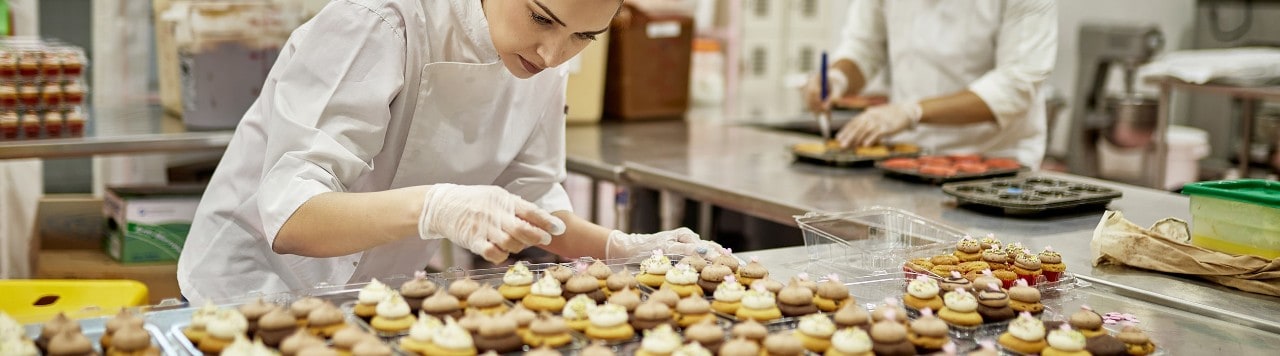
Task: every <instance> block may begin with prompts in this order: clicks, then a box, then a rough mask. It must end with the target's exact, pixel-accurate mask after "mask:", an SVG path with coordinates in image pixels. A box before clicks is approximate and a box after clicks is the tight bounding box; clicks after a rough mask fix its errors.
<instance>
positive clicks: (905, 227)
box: [795, 206, 966, 276]
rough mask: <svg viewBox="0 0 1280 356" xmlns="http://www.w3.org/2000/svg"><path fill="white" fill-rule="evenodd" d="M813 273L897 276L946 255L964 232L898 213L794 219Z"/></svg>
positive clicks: (867, 211)
mask: <svg viewBox="0 0 1280 356" xmlns="http://www.w3.org/2000/svg"><path fill="white" fill-rule="evenodd" d="M795 219H796V224H797V225H799V226H800V229H801V230H802V231H803V232H804V245H805V250H806V251H807V252H808V255H809V260H808V261H807V263H808V264H809V265H810V267H823V268H829V269H831V270H833V271H836V272H838V273H839V274H841V275H849V276H865V275H874V274H884V273H888V272H889V271H894V270H899V269H900V268H901V266H902V262H903V261H908V260H910V259H912V258H915V257H923V256H932V255H935V254H939V253H942V252H945V251H947V249H949V248H951V247H952V246H953V242H954V241H957V240H960V239H961V238H963V237H964V236H966V234H965V232H964V231H963V230H960V229H957V228H954V227H950V226H947V225H944V224H941V223H937V222H934V221H931V220H928V219H925V218H923V217H920V216H917V215H915V214H912V213H909V212H906V211H903V210H900V209H894V208H887V207H879V206H877V207H871V208H867V209H863V210H858V211H854V212H844V213H817V212H811V213H808V214H805V215H803V216H796V217H795Z"/></svg>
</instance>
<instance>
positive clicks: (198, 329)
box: [36, 302, 218, 349]
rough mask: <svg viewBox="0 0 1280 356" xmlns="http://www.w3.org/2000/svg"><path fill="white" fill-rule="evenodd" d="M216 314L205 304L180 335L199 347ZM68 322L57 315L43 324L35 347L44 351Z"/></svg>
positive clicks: (215, 307) (216, 311) (64, 317)
mask: <svg viewBox="0 0 1280 356" xmlns="http://www.w3.org/2000/svg"><path fill="white" fill-rule="evenodd" d="M217 313H218V307H217V306H214V305H213V303H211V302H206V303H205V304H204V306H203V307H200V309H196V311H195V312H192V313H191V324H189V325H187V327H186V328H183V329H182V335H183V336H186V337H187V340H190V341H191V343H192V344H196V345H199V344H200V340H201V339H204V335H205V329H206V327H207V326H208V325H209V320H210V319H213V316H214V315H215V314H217ZM68 322H69V320H68V319H67V316H66V315H62V313H58V315H57V316H55V317H53V320H50V321H49V322H47V323H45V324H44V328H43V329H41V330H40V338H38V339H36V345H37V346H40V348H41V349H44V348H45V345H47V344H48V342H49V339H50V338H53V336H54V335H56V334H57V333H59V332H62V330H63V328H64V327H66V326H67V325H68V324H67V323H68ZM70 325H74V326H75V330H76V331H77V332H78V331H80V324H79V323H75V322H71V324H70ZM51 332H52V333H51Z"/></svg>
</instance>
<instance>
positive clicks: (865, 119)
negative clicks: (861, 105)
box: [806, 0, 1058, 167]
mask: <svg viewBox="0 0 1280 356" xmlns="http://www.w3.org/2000/svg"><path fill="white" fill-rule="evenodd" d="M845 21H847V25H846V27H845V29H844V31H843V33H842V34H841V36H840V42H839V45H838V47H837V48H836V51H835V53H834V59H833V61H832V63H831V65H830V67H829V68H830V70H829V71H828V74H827V76H828V77H827V78H828V83H829V84H828V85H829V89H830V90H831V96H830V97H829V100H828V101H827V102H822V101H821V100H820V91H819V90H820V89H819V88H820V86H819V85H820V84H819V81H818V80H817V79H816V78H815V79H814V80H812V81H810V84H809V85H808V86H807V87H806V96H807V99H808V102H809V107H810V109H811V110H815V111H819V110H826V109H829V108H830V105H831V104H830V103H831V101H832V100H835V99H836V98H839V97H841V96H843V95H854V94H858V93H859V92H860V91H861V90H862V89H863V87H864V85H865V84H866V81H867V80H868V78H873V77H875V75H876V74H878V73H880V72H881V71H884V70H888V73H886V74H887V75H888V79H889V86H890V89H891V90H892V92H891V95H890V100H891V102H890V103H889V104H885V105H880V106H876V107H872V108H868V109H867V110H866V111H865V112H863V113H862V114H860V115H858V116H856V117H854V119H853V120H850V121H849V123H848V124H846V125H845V126H844V127H843V128H842V129H841V130H840V132H839V133H838V134H837V135H836V138H837V139H838V140H839V141H840V143H841V144H842V145H843V146H845V147H849V146H866V145H872V144H875V143H877V142H880V141H881V140H883V139H886V138H888V139H890V140H892V141H894V142H909V143H916V144H918V145H920V146H921V147H925V148H929V149H933V150H934V151H936V152H938V153H943V154H951V153H982V154H986V155H989V156H998V157H1012V158H1017V159H1018V161H1019V162H1020V163H1022V164H1023V165H1026V166H1029V167H1038V166H1039V165H1040V161H1041V159H1043V158H1044V151H1045V131H1046V128H1045V126H1046V120H1045V109H1044V100H1042V99H1041V93H1040V83H1041V82H1043V81H1044V80H1045V78H1047V77H1048V76H1049V72H1050V71H1052V70H1053V65H1054V56H1055V55H1056V52H1057V46H1058V10H1057V4H1056V3H1055V2H1054V1H1052V0H973V1H948V0H894V1H887V0H855V1H854V2H853V3H851V4H850V6H849V15H848V17H847V18H846V20H845Z"/></svg>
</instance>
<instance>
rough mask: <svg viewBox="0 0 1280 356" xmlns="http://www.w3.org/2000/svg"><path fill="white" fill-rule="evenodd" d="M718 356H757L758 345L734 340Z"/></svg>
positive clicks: (758, 352)
mask: <svg viewBox="0 0 1280 356" xmlns="http://www.w3.org/2000/svg"><path fill="white" fill-rule="evenodd" d="M718 354H719V355H720V356H759V355H760V343H758V342H755V341H751V340H747V339H745V338H735V339H733V340H729V341H727V342H725V343H724V345H723V346H720V351H719V352H718ZM868 356H870V355H868Z"/></svg>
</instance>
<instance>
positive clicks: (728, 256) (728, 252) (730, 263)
mask: <svg viewBox="0 0 1280 356" xmlns="http://www.w3.org/2000/svg"><path fill="white" fill-rule="evenodd" d="M724 250H725V253H721V254H717V255H716V256H714V257H712V258H711V263H713V264H718V265H725V266H727V267H729V270H732V271H733V273H734V274H737V273H738V267H739V262H738V259H737V258H734V257H733V249H727V248H726V249H724Z"/></svg>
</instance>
